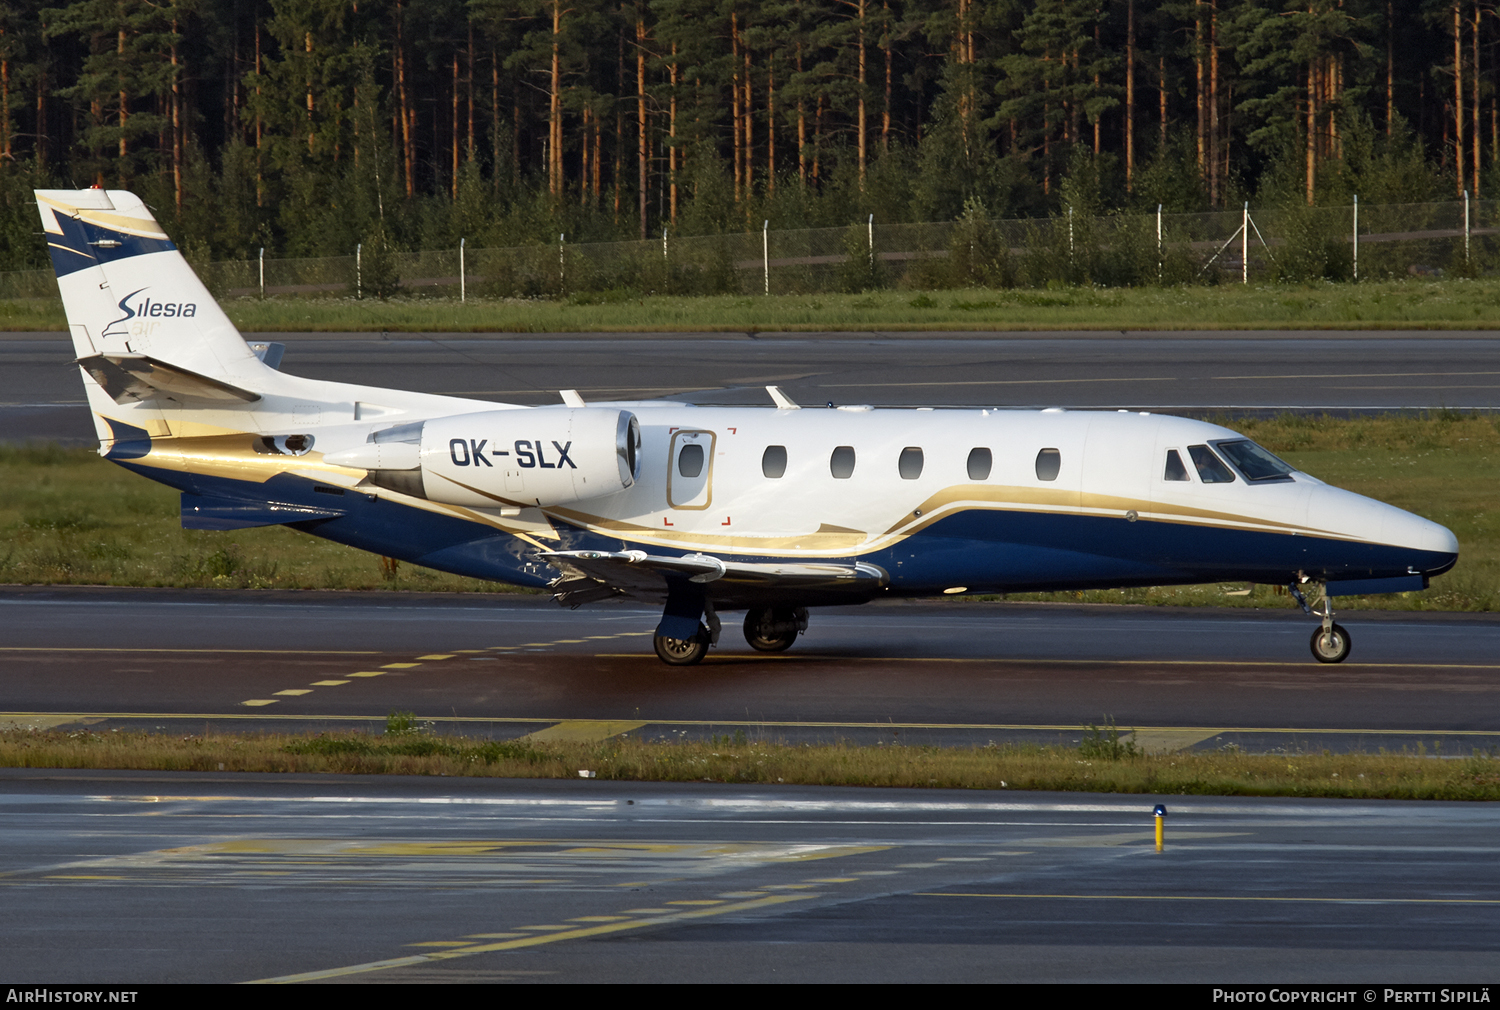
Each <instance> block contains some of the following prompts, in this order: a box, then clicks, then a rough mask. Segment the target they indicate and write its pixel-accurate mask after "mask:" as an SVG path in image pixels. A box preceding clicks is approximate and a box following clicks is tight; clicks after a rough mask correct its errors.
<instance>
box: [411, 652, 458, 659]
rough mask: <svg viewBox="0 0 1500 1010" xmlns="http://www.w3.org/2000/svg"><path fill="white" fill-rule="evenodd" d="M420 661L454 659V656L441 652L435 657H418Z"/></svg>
mask: <svg viewBox="0 0 1500 1010" xmlns="http://www.w3.org/2000/svg"><path fill="white" fill-rule="evenodd" d="M417 658H418V659H434V660H436V659H452V658H453V656H452V655H450V654H449V653H446V652H440V653H438V654H436V655H433V656H418V657H417Z"/></svg>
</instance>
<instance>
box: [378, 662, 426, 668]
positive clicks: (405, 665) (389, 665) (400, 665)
mask: <svg viewBox="0 0 1500 1010" xmlns="http://www.w3.org/2000/svg"><path fill="white" fill-rule="evenodd" d="M421 665H422V664H421V663H386V664H385V665H384V666H382V667H381V669H382V670H410V669H411V668H412V667H414V666H421Z"/></svg>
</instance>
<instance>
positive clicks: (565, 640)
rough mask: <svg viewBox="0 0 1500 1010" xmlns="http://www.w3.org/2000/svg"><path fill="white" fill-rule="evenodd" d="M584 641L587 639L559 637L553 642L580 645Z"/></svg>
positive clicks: (554, 643)
mask: <svg viewBox="0 0 1500 1010" xmlns="http://www.w3.org/2000/svg"><path fill="white" fill-rule="evenodd" d="M583 641H585V639H582V638H559V639H558V640H557V641H555V642H553V643H552V644H553V645H578V644H580V643H582V642H583Z"/></svg>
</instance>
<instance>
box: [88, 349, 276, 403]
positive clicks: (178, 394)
mask: <svg viewBox="0 0 1500 1010" xmlns="http://www.w3.org/2000/svg"><path fill="white" fill-rule="evenodd" d="M78 364H79V365H81V366H82V367H83V370H84V371H86V372H88V373H89V375H91V376H93V378H94V381H95V382H97V383H99V385H100V386H102V387H104V391H105V392H106V393H108V394H109V395H110V396H111V397H112V398H113V399H114V401H115V402H116V403H134V402H136V401H138V400H151V399H155V398H158V397H159V398H162V399H167V400H177V401H185V402H192V403H254V402H255V401H256V400H259V399H260V394H259V393H252V392H251V391H250V390H248V389H241V388H240V387H239V386H232V385H230V384H229V383H227V382H221V381H219V380H218V379H210V378H209V377H208V376H206V375H199V374H198V373H197V372H190V371H188V370H187V369H186V368H180V367H178V366H177V365H169V364H167V363H166V362H163V361H157V360H156V359H155V358H152V357H151V356H150V355H146V354H94V355H90V356H89V357H87V358H79V359H78Z"/></svg>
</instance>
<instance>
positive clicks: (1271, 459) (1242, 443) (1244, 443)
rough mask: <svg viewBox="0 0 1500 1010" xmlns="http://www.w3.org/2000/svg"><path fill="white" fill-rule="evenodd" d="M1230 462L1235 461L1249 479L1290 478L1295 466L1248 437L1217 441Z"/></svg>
mask: <svg viewBox="0 0 1500 1010" xmlns="http://www.w3.org/2000/svg"><path fill="white" fill-rule="evenodd" d="M1214 448H1215V449H1218V450H1219V451H1220V452H1221V453H1223V454H1224V455H1225V456H1226V457H1228V459H1229V462H1231V463H1233V464H1234V465H1235V466H1236V467H1237V468H1238V469H1239V471H1240V473H1242V474H1244V475H1245V479H1246V480H1249V481H1274V480H1289V479H1291V474H1292V470H1293V468H1292V467H1290V466H1288V465H1287V464H1286V463H1285V462H1283V461H1282V460H1279V459H1277V458H1276V457H1275V456H1273V455H1271V454H1270V453H1269V452H1267V451H1266V450H1264V449H1262V448H1261V447H1260V446H1258V445H1256V444H1255V443H1254V442H1252V441H1250V440H1249V439H1248V438H1244V439H1240V440H1238V441H1234V442H1215V443H1214Z"/></svg>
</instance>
